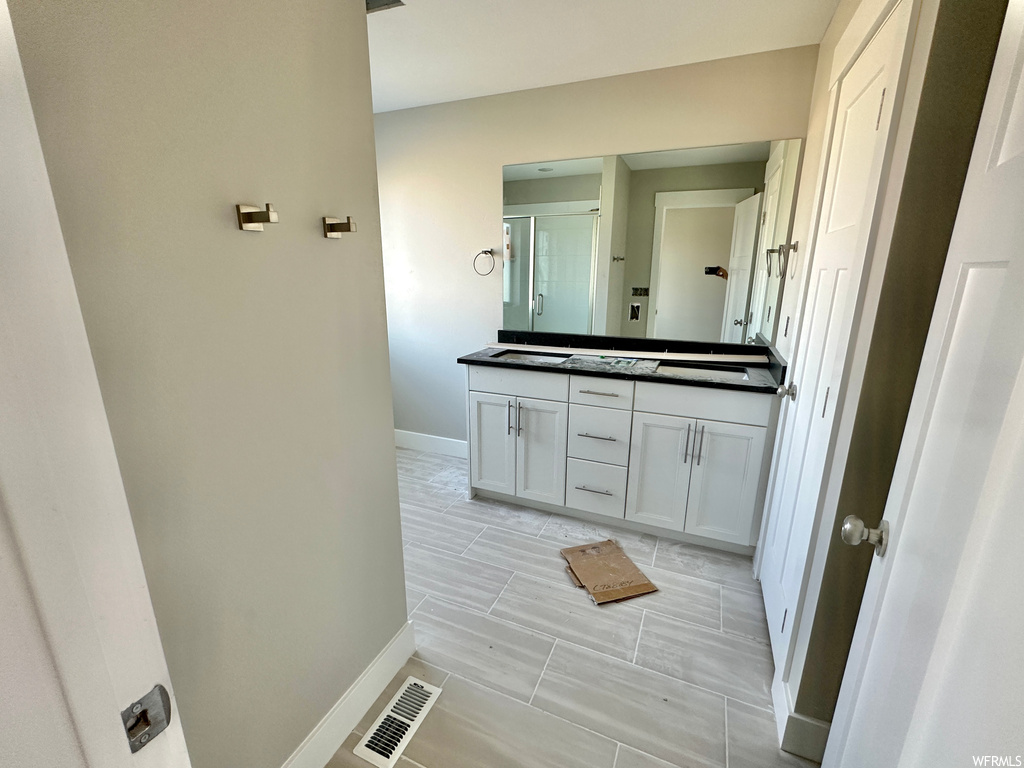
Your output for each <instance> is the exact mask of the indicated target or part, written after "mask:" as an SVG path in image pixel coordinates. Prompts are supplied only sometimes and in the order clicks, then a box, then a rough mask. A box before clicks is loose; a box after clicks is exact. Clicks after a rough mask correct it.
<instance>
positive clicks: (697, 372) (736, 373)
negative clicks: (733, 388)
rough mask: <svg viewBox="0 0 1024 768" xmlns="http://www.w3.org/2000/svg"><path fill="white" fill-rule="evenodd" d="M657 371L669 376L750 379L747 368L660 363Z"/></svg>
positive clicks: (730, 379) (727, 379) (719, 379)
mask: <svg viewBox="0 0 1024 768" xmlns="http://www.w3.org/2000/svg"><path fill="white" fill-rule="evenodd" d="M657 372H658V373H665V374H668V375H669V376H687V377H690V378H703V379H715V380H718V381H721V380H723V379H724V380H726V381H750V376H748V375H747V369H746V368H699V367H696V366H692V365H673V364H671V363H661V364H660V365H658V368H657Z"/></svg>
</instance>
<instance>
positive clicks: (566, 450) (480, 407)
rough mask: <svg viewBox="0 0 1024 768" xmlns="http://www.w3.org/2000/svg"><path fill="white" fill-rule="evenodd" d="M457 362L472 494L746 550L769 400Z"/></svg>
mask: <svg viewBox="0 0 1024 768" xmlns="http://www.w3.org/2000/svg"><path fill="white" fill-rule="evenodd" d="M467 369H468V375H467V379H468V386H469V394H468V403H469V483H470V493H471V494H474V493H476V492H477V491H479V492H482V494H483V495H488V496H496V497H498V498H511V499H515V500H516V501H517V502H518V503H521V504H523V505H525V506H533V507H538V508H541V509H546V510H549V511H559V512H563V513H565V514H569V515H575V516H579V517H584V518H586V519H589V520H595V521H600V520H602V519H603V520H607V519H609V518H611V519H614V520H616V521H617V522H620V523H623V524H624V525H625V527H629V528H635V529H638V530H648V531H651V532H654V533H658V534H660V535H667V536H668V537H670V538H676V539H682V540H688V541H695V542H698V543H701V544H705V545H707V546H714V547H719V548H721V549H727V550H730V551H734V552H737V551H738V552H752V551H753V545H754V543H755V542H756V541H757V536H758V533H759V531H760V525H761V515H762V511H763V508H764V499H765V489H766V487H767V476H768V468H769V466H770V459H771V447H772V446H771V443H772V440H771V438H772V437H773V436H774V428H775V421H776V418H777V415H778V398H776V397H775V396H773V395H769V394H764V393H760V392H741V391H735V390H726V389H715V388H711V387H695V386H687V385H685V384H661V383H653V382H647V381H633V380H631V379H626V378H603V377H595V376H581V375H576V374H567V373H547V372H540V371H523V370H506V369H502V368H499V367H487V366H474V365H469V366H467Z"/></svg>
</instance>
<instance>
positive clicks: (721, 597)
mask: <svg viewBox="0 0 1024 768" xmlns="http://www.w3.org/2000/svg"><path fill="white" fill-rule="evenodd" d="M718 628H719V629H720V630H721V631H722V632H725V587H723V586H722V585H721V584H719V585H718ZM726 768H729V766H728V765H726Z"/></svg>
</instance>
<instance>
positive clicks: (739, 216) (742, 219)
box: [722, 192, 761, 344]
mask: <svg viewBox="0 0 1024 768" xmlns="http://www.w3.org/2000/svg"><path fill="white" fill-rule="evenodd" d="M760 215H761V193H760V192H759V193H758V194H756V195H754V196H753V197H751V198H748V199H746V200H744V201H743V202H742V203H737V205H736V218H735V221H734V222H733V229H732V253H731V254H730V256H729V279H728V282H727V285H726V292H725V313H724V314H723V316H722V341H723V342H727V343H731V344H742V343H743V342H744V341H746V335H745V332H746V329H747V303H748V301H749V299H750V272H751V267H752V263H753V260H754V250H755V249H756V248H757V230H758V222H759V221H760ZM737 322H738V323H739V324H738V325H737Z"/></svg>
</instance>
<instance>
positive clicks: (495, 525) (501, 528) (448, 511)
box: [442, 500, 537, 539]
mask: <svg viewBox="0 0 1024 768" xmlns="http://www.w3.org/2000/svg"><path fill="white" fill-rule="evenodd" d="M457 503H458V500H456V501H453V502H452V503H451V504H450V505H449V506H448V507H446V508H445V511H444V512H443V513H442V514H445V515H448V516H449V517H457V518H458V519H460V520H468V521H470V522H474V523H480V521H479V520H474V519H473V518H472V517H463V516H462V515H460V514H458V513H457V512H452V511H451V509H452V507H454V506H455V505H456V504H457ZM480 525H486V526H487V527H489V528H494V529H496V530H499V531H505V532H506V533H518V534H520V535H521V536H529V537H530V538H532V539H535V538H537V535H536V534H531V533H525V532H524V531H521V530H518V529H516V528H512V527H511V526H508V527H506V526H502V525H501V524H500V523H480Z"/></svg>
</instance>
